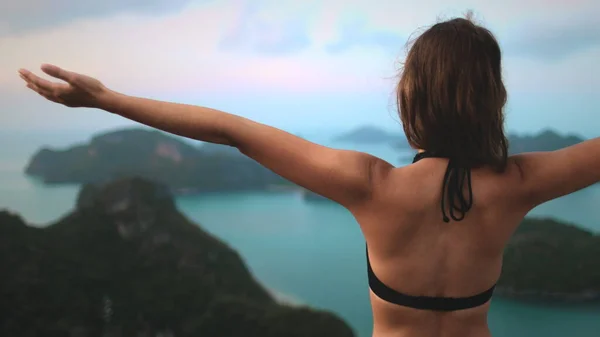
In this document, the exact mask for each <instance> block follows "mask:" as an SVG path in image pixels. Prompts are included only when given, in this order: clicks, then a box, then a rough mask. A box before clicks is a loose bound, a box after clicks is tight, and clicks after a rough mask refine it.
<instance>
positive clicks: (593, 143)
mask: <svg viewBox="0 0 600 337" xmlns="http://www.w3.org/2000/svg"><path fill="white" fill-rule="evenodd" d="M511 160H512V161H513V162H514V163H515V164H516V165H517V167H518V168H519V170H520V173H521V181H520V188H519V189H520V193H519V194H520V195H521V196H522V199H521V201H522V202H523V203H524V204H523V205H524V206H527V207H528V208H530V209H531V208H534V207H536V206H537V205H540V204H542V203H544V202H546V201H550V200H552V199H556V198H559V197H562V196H564V195H567V194H570V193H573V192H576V191H578V190H581V189H583V188H586V187H588V186H590V185H593V184H595V183H598V182H600V137H598V138H594V139H590V140H586V141H584V142H581V143H579V144H576V145H572V146H569V147H566V148H563V149H560V150H556V151H548V152H531V153H522V154H518V155H515V156H512V157H511Z"/></svg>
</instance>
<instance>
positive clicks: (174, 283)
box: [0, 178, 354, 337]
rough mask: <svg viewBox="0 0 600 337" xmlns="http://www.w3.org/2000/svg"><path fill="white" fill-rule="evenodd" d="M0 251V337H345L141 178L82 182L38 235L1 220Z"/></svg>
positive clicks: (10, 217)
mask: <svg viewBox="0 0 600 337" xmlns="http://www.w3.org/2000/svg"><path fill="white" fill-rule="evenodd" d="M0 254H1V256H2V259H0V275H1V276H0V312H2V315H1V316H0V336H45V337H58V336H61V337H62V336H78V337H126V336H127V337H128V336H171V337H187V336H189V337H198V336H228V337H236V336H239V337H246V336H265V337H284V336H285V337H288V336H292V337H294V336H296V337H301V336H302V337H305V336H317V337H318V336H323V337H338V336H339V337H351V336H353V335H354V334H353V331H352V330H351V328H350V327H349V326H348V325H347V324H346V323H345V322H344V321H342V320H341V319H340V318H339V317H337V316H336V315H334V314H332V313H329V312H325V311H320V310H314V309H311V308H308V307H297V306H288V305H284V304H281V303H278V302H277V301H276V300H275V299H274V298H273V296H272V295H270V293H269V292H268V291H267V290H266V289H265V288H263V287H262V286H261V285H260V284H259V283H258V282H256V280H255V279H254V278H253V276H252V275H251V274H250V272H249V270H248V268H247V267H246V265H245V264H244V262H243V260H242V258H241V257H240V256H239V254H238V253H237V252H236V251H234V250H233V249H232V248H230V247H228V246H227V245H226V244H225V243H223V242H221V241H220V240H218V239H217V238H215V237H213V236H212V235H210V234H208V233H207V232H205V231H204V230H203V229H201V227H200V226H199V225H197V224H194V223H192V222H190V221H189V220H188V219H186V218H185V216H184V215H182V214H181V213H180V212H179V211H178V210H177V208H176V206H175V203H174V200H173V197H172V196H171V194H170V191H169V188H168V187H167V186H165V185H162V184H157V183H153V182H150V181H146V180H144V179H139V178H133V179H120V180H116V181H113V182H110V183H107V184H105V185H91V184H88V185H85V186H84V187H83V188H82V189H81V191H80V194H79V196H78V200H77V203H76V206H75V208H74V209H73V211H72V212H71V213H69V214H68V215H66V216H65V217H64V218H62V219H60V220H59V221H57V222H56V223H54V224H52V225H50V226H48V227H44V228H36V227H32V226H28V225H27V224H26V223H25V222H24V221H23V219H21V218H20V217H19V216H18V215H15V214H11V213H9V212H6V211H0Z"/></svg>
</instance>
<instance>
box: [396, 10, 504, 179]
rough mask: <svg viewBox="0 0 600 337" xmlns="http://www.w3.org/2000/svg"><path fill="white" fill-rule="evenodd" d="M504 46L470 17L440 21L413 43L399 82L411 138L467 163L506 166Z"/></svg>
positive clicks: (402, 113) (418, 146)
mask: <svg viewBox="0 0 600 337" xmlns="http://www.w3.org/2000/svg"><path fill="white" fill-rule="evenodd" d="M501 69H502V67H501V52H500V46H499V45H498V42H497V41H496V39H495V37H494V35H493V34H492V33H491V32H490V31H489V30H487V29H485V28H483V27H481V26H478V25H476V24H475V23H473V22H472V20H471V18H470V15H468V17H467V19H462V18H456V19H452V20H448V21H444V22H440V23H437V24H435V25H434V26H432V27H431V28H429V29H428V30H426V31H425V32H424V33H423V34H421V35H420V36H419V37H418V38H417V39H416V40H415V41H414V43H413V45H412V47H411V48H410V50H409V52H408V56H407V58H406V61H405V63H404V67H403V71H402V74H401V78H400V81H399V82H398V88H397V105H398V108H399V113H400V119H401V120H402V124H403V128H404V132H405V134H406V137H407V140H408V142H409V144H410V145H411V146H412V147H413V148H415V149H423V150H426V151H429V152H432V153H436V154H438V155H440V156H446V157H449V158H452V159H454V160H456V161H457V162H460V163H462V165H465V166H467V167H479V166H483V165H487V166H490V167H492V168H494V169H496V170H498V171H502V170H504V168H505V167H506V161H507V152H508V150H507V147H508V141H507V139H506V137H505V135H504V112H503V109H504V105H505V104H506V99H507V94H506V89H505V87H504V84H503V82H502V70H501Z"/></svg>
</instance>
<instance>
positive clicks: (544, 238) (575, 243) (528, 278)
mask: <svg viewBox="0 0 600 337" xmlns="http://www.w3.org/2000/svg"><path fill="white" fill-rule="evenodd" d="M598 257H600V235H595V234H594V233H592V232H590V231H587V230H584V229H581V228H580V227H577V226H575V225H572V224H567V223H561V222H558V221H556V220H553V219H525V220H524V221H523V223H522V224H521V225H520V226H519V228H518V229H517V231H516V232H515V233H514V235H513V236H512V238H511V240H510V242H509V244H508V246H507V247H506V249H505V251H504V265H503V268H502V275H501V277H500V280H499V281H498V285H497V290H496V293H497V294H498V295H499V296H505V297H511V298H515V299H520V300H530V301H537V302H540V301H543V302H555V303H590V302H594V303H600V259H599V258H598Z"/></svg>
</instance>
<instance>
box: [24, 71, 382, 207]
mask: <svg viewBox="0 0 600 337" xmlns="http://www.w3.org/2000/svg"><path fill="white" fill-rule="evenodd" d="M42 71H44V72H45V73H47V74H48V75H50V76H52V77H55V78H59V79H61V80H63V81H65V82H66V83H56V82H50V81H47V80H44V79H42V78H40V77H38V76H36V75H34V74H33V73H31V72H30V71H28V70H25V69H21V70H20V71H19V74H20V76H21V78H23V80H25V81H26V82H27V87H29V88H30V89H32V90H34V91H36V92H37V93H38V94H40V95H42V96H43V97H45V98H46V99H48V100H50V101H52V102H55V103H59V104H63V105H65V106H68V107H91V108H99V109H102V110H106V111H109V112H112V113H115V114H118V115H120V116H123V117H125V118H128V119H131V120H134V121H137V122H139V123H142V124H145V125H148V126H151V127H154V128H157V129H161V130H164V131H167V132H170V133H173V134H177V135H180V136H184V137H188V138H192V139H197V140H201V141H206V142H211V143H218V144H224V145H229V146H234V147H236V148H238V149H239V150H240V151H241V152H242V153H243V154H245V155H247V156H248V157H250V158H252V159H254V160H256V161H257V162H259V163H260V164H262V165H263V166H265V167H266V168H268V169H270V170H271V171H273V172H275V173H277V174H278V175H280V176H282V177H284V178H286V179H288V180H290V181H292V182H294V183H296V184H298V185H300V186H302V187H304V188H306V189H308V190H311V191H313V192H315V193H317V194H320V195H322V196H324V197H326V198H329V199H331V200H333V201H336V202H338V203H339V204H341V205H342V206H344V207H346V208H348V209H356V208H357V207H360V206H361V205H364V204H365V202H367V201H369V200H371V199H372V197H373V194H374V192H375V190H376V188H377V187H378V186H381V185H382V181H383V180H384V179H385V177H386V176H387V174H388V173H389V172H390V171H391V169H392V168H393V166H392V165H390V164H389V163H387V162H386V161H384V160H381V159H379V158H377V157H374V156H371V155H369V154H366V153H362V152H357V151H348V150H336V149H332V148H328V147H325V146H321V145H318V144H315V143H312V142H309V141H307V140H304V139H302V138H300V137H297V136H294V135H292V134H290V133H287V132H285V131H282V130H280V129H277V128H274V127H270V126H267V125H264V124H261V123H257V122H253V121H251V120H249V119H246V118H243V117H240V116H236V115H233V114H229V113H226V112H222V111H218V110H215V109H210V108H204V107H199V106H193V105H186V104H177V103H169V102H164V101H157V100H151V99H146V98H139V97H132V96H127V95H123V94H120V93H117V92H115V91H112V90H109V89H108V88H106V87H105V86H104V85H103V84H102V83H100V81H98V80H96V79H95V78H92V77H89V76H86V75H82V74H78V73H75V72H71V71H67V70H64V69H61V68H59V67H56V66H53V65H47V64H46V65H43V66H42Z"/></svg>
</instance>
